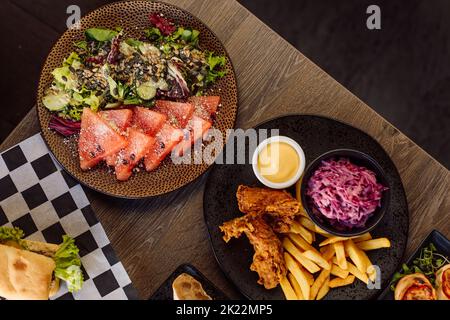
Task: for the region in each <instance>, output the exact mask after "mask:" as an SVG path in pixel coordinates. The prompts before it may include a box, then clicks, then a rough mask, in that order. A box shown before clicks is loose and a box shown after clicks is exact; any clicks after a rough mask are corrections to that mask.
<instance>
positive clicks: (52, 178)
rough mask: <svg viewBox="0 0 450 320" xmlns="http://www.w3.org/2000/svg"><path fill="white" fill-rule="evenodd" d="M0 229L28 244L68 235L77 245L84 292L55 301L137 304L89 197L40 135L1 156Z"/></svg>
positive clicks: (64, 294)
mask: <svg viewBox="0 0 450 320" xmlns="http://www.w3.org/2000/svg"><path fill="white" fill-rule="evenodd" d="M0 226H9V227H11V226H14V227H19V228H20V229H22V230H23V231H24V232H25V235H26V238H27V239H30V240H37V241H44V242H49V243H56V244H58V243H61V242H62V236H63V235H64V234H67V235H69V236H71V237H73V238H74V239H75V242H76V244H77V246H78V248H80V257H81V263H82V269H83V273H84V279H85V282H84V285H83V288H82V290H80V291H79V292H76V293H73V294H72V293H70V292H68V291H67V287H66V286H65V284H63V283H61V289H60V291H59V292H58V294H57V295H56V296H55V297H53V299H75V300H87V299H89V300H96V299H114V300H126V299H137V294H136V290H135V289H134V287H133V286H132V284H131V281H130V278H129V277H128V274H127V272H126V271H125V269H124V267H123V265H122V263H121V262H120V261H118V259H117V257H116V254H115V253H114V250H113V249H112V247H111V244H110V242H109V240H108V237H107V236H106V234H105V231H104V230H103V227H102V225H101V224H100V223H99V222H98V221H97V218H96V217H95V214H94V212H93V211H92V208H91V206H90V204H89V201H88V199H87V197H86V194H85V193H84V191H83V189H82V188H81V186H80V185H79V184H78V183H77V182H76V181H75V180H73V178H72V177H70V176H69V175H68V174H67V173H66V172H65V171H64V170H62V168H61V167H60V166H59V165H58V164H57V162H56V161H55V160H54V159H53V158H52V156H51V155H50V154H49V150H48V148H47V146H46V145H45V143H44V141H43V139H42V137H41V135H40V134H36V135H34V136H32V137H30V138H28V139H26V140H25V141H22V142H21V143H19V144H18V145H16V146H14V147H12V148H11V149H9V150H7V151H5V152H3V153H2V154H1V156H0Z"/></svg>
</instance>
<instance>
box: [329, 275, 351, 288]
mask: <svg viewBox="0 0 450 320" xmlns="http://www.w3.org/2000/svg"><path fill="white" fill-rule="evenodd" d="M353 281H355V276H354V275H349V276H348V277H347V278H345V279H341V278H334V279H331V280H330V282H328V286H329V287H330V288H337V287H343V286H347V285H349V284H352V283H353Z"/></svg>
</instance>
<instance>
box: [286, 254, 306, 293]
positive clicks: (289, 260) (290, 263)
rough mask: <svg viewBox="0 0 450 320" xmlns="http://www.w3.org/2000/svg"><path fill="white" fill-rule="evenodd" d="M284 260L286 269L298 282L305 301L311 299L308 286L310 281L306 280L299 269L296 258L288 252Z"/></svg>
mask: <svg viewBox="0 0 450 320" xmlns="http://www.w3.org/2000/svg"><path fill="white" fill-rule="evenodd" d="M284 260H285V261H286V267H287V268H288V270H289V271H290V272H291V273H292V275H293V276H294V277H295V280H297V282H298V285H299V286H300V288H301V290H302V294H303V298H304V299H305V300H308V299H309V294H310V286H309V284H308V279H307V278H306V276H305V274H304V273H303V271H302V270H301V269H300V268H299V267H298V265H297V263H296V262H295V260H294V258H293V257H292V256H291V255H290V254H289V253H287V252H285V253H284Z"/></svg>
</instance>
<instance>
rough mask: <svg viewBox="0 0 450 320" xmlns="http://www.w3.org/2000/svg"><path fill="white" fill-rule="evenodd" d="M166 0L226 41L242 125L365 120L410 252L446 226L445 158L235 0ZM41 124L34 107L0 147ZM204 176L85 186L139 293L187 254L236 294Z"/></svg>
mask: <svg viewBox="0 0 450 320" xmlns="http://www.w3.org/2000/svg"><path fill="white" fill-rule="evenodd" d="M166 1H167V0H166ZM167 2H170V3H174V4H176V5H178V6H180V7H182V8H184V9H186V10H188V11H190V12H191V13H193V14H194V15H196V16H197V17H199V18H200V19H201V20H202V21H203V22H205V23H206V24H207V25H208V26H209V27H210V28H211V29H212V30H213V31H214V32H215V33H216V34H217V35H218V37H219V38H220V39H221V40H222V42H223V44H224V45H225V47H226V48H227V50H228V53H229V54H230V57H231V60H232V61H233V64H234V67H235V70H236V75H237V79H238V86H239V114H238V119H237V122H236V126H237V127H239V128H244V129H245V128H249V127H253V126H255V125H256V124H258V123H259V122H261V121H263V120H266V119H268V118H272V117H275V116H279V115H283V114H287V113H309V114H319V115H324V116H328V117H332V118H336V119H338V120H341V121H344V122H346V123H349V124H351V125H353V126H355V127H357V128H360V129H362V130H364V131H365V132H367V133H368V134H370V135H371V136H372V137H374V138H375V139H376V140H377V141H379V142H380V144H381V145H382V146H383V147H384V149H385V150H386V151H387V153H388V154H389V155H390V156H391V158H392V159H393V161H394V163H395V165H396V166H397V169H398V171H399V172H400V175H401V177H402V180H403V184H404V186H405V190H406V195H407V198H408V203H409V210H410V229H409V240H408V247H407V252H406V254H407V255H408V254H409V253H411V252H412V250H413V249H414V248H415V247H416V246H417V245H418V244H419V242H420V241H421V240H422V239H423V238H424V237H425V236H426V235H427V234H428V233H429V232H430V231H431V230H432V229H438V230H440V231H441V232H442V233H443V234H444V235H446V236H447V237H449V236H450V219H449V212H450V200H449V199H450V193H449V189H450V173H449V171H448V170H447V169H445V168H444V167H443V166H442V165H441V164H439V163H438V162H437V161H436V160H434V159H433V158H432V157H431V156H429V155H428V154H427V153H426V152H425V151H423V150H422V149H421V148H420V147H419V146H417V145H416V144H414V143H413V142H412V141H411V140H410V139H408V137H406V136H405V135H403V134H402V133H401V132H400V131H399V130H397V129H396V128H395V127H394V126H392V125H391V124H390V123H389V122H387V121H386V120H385V119H383V118H382V117H381V116H379V115H378V114H377V113H376V112H375V111H374V110H372V109H371V108H370V107H368V106H367V105H366V104H364V102H362V101H361V100H359V99H358V98H357V97H355V96H354V95H353V94H352V93H350V92H349V91H348V90H346V89H345V88H344V87H342V86H341V85H340V84H339V83H338V82H336V81H335V80H334V79H332V78H331V77H330V76H329V75H327V74H326V73H325V72H324V71H323V70H321V69H320V68H318V67H317V66H316V65H314V64H313V63H312V62H311V61H309V60H308V59H307V58H306V57H305V56H303V55H302V54H301V53H300V52H299V51H297V50H296V49H295V48H294V47H292V46H291V45H290V44H289V43H287V42H286V41H285V40H283V39H282V38H281V37H280V36H278V35H277V34H276V33H275V32H273V31H272V30H271V29H270V28H268V27H267V26H266V25H264V24H263V23H262V22H261V21H260V20H258V19H257V18H256V17H255V16H254V15H252V14H251V13H250V12H249V11H248V10H246V9H245V8H244V7H242V6H241V5H240V4H238V3H237V2H236V1H234V0H228V1H219V0H214V1H210V0H208V1H206V0H204V1H202V0H168V1H167ZM36 85H37V84H36ZM38 131H39V126H38V122H37V118H36V113H35V110H34V108H33V109H32V110H31V111H30V112H29V113H28V115H27V116H26V117H25V118H24V119H23V121H22V122H21V123H20V124H19V125H18V126H17V128H16V129H15V130H14V131H13V132H12V133H11V135H10V136H9V137H8V138H7V139H6V140H5V141H4V142H3V143H2V145H1V146H0V150H4V149H6V148H8V147H10V146H12V145H14V144H16V143H18V142H19V141H21V140H23V139H25V138H27V137H29V136H31V135H32V134H34V133H37V132H38ZM205 179H206V175H205V176H203V177H202V178H200V179H198V180H197V181H195V182H194V183H192V184H190V185H188V186H186V187H184V188H182V189H181V190H178V191H176V192H173V193H171V194H168V195H166V196H162V197H158V198H153V199H148V200H138V201H135V200H129V201H128V200H120V199H114V198H111V197H108V196H105V195H101V194H98V193H96V192H93V191H90V190H86V191H87V194H88V197H89V199H90V201H91V202H92V207H93V208H94V211H95V212H96V213H97V216H98V218H99V220H100V221H101V222H102V224H103V226H104V228H105V230H106V233H107V234H108V236H109V238H110V240H111V242H112V244H113V246H114V248H115V249H116V252H117V254H118V256H119V258H120V259H121V261H122V263H123V264H124V266H125V268H126V269H127V271H128V272H129V274H130V277H131V279H132V281H133V282H134V285H135V286H136V288H137V289H138V291H139V293H140V296H141V298H143V299H145V298H147V297H149V296H150V295H151V294H152V293H153V292H154V291H155V290H156V289H157V288H158V286H159V285H160V284H161V283H162V282H163V281H164V280H165V279H166V278H167V277H168V276H169V274H170V273H171V272H172V271H173V270H174V269H175V268H176V267H177V266H178V265H180V264H182V263H185V262H190V263H192V264H194V265H195V266H197V267H198V268H199V269H200V270H201V271H202V272H203V273H204V274H205V275H206V276H207V277H208V278H209V279H210V280H211V281H213V282H214V283H215V284H216V285H217V286H218V287H220V288H221V289H223V291H224V292H225V293H226V294H228V295H229V296H230V297H232V298H239V297H240V295H239V294H238V293H237V291H236V290H235V289H234V287H233V286H232V285H231V284H230V283H229V282H228V281H227V280H226V279H225V277H224V275H223V274H222V272H221V271H220V269H219V267H218V265H217V263H216V261H215V259H214V256H213V252H212V249H211V247H210V244H209V240H208V235H207V230H206V227H205V224H204V222H203V210H202V197H203V188H204V183H205Z"/></svg>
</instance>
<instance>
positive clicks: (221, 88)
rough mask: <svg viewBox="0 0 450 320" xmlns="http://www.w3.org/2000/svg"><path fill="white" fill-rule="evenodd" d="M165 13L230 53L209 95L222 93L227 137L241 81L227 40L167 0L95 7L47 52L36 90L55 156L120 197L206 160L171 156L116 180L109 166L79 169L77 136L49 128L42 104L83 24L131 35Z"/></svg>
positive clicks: (195, 173) (181, 180)
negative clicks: (223, 72) (150, 168)
mask: <svg viewBox="0 0 450 320" xmlns="http://www.w3.org/2000/svg"><path fill="white" fill-rule="evenodd" d="M150 13H162V14H164V16H166V17H168V18H170V19H171V20H173V21H174V22H175V23H176V24H179V25H183V26H188V27H192V28H195V29H197V30H199V31H200V41H199V43H200V47H201V48H202V49H206V50H209V51H213V52H215V53H216V54H219V55H226V57H227V63H226V65H225V70H226V72H227V73H226V75H225V77H223V78H221V79H220V80H218V81H217V82H216V83H215V84H214V86H213V87H211V89H210V90H209V93H208V94H209V95H219V96H220V97H221V106H220V107H219V109H218V113H217V115H216V120H215V122H214V128H215V129H218V130H220V131H221V132H222V135H223V137H224V141H223V142H224V143H225V138H226V134H225V133H226V130H227V129H230V128H233V127H234V122H235V119H236V112H237V83H236V77H235V74H234V70H233V66H232V64H231V61H230V59H229V57H228V55H227V53H226V51H225V48H224V46H223V45H222V43H221V42H220V40H219V39H218V38H217V36H216V35H215V34H214V33H213V32H212V31H211V30H210V29H209V28H208V27H207V26H206V25H205V24H203V23H202V22H201V21H200V20H199V19H197V18H196V17H194V16H193V15H191V14H190V13H188V12H186V11H184V10H182V9H180V8H178V7H175V6H172V5H168V4H165V3H160V2H150V1H125V2H117V3H112V4H109V5H106V6H103V7H101V8H99V9H97V10H94V11H92V12H90V13H89V14H87V15H86V16H84V17H83V18H82V19H81V28H80V29H69V30H67V31H66V32H65V33H64V34H63V35H62V36H61V38H60V39H59V40H58V41H57V42H56V44H55V45H54V46H53V48H52V50H51V52H50V54H49V55H48V57H47V59H46V61H45V64H44V67H43V69H42V71H41V75H40V79H39V88H38V92H37V113H38V117H39V123H40V125H41V129H42V135H43V137H44V140H45V141H46V143H47V145H48V147H49V149H50V150H51V152H52V153H53V155H54V156H55V158H56V160H57V161H58V162H59V163H60V164H61V165H62V166H63V167H64V169H65V170H66V171H67V172H68V173H69V174H70V175H72V176H73V177H74V178H75V179H77V180H78V181H80V182H81V183H82V184H83V185H86V186H88V187H90V188H92V189H94V190H97V191H99V192H102V193H105V194H108V195H112V196H116V197H122V198H132V199H135V198H145V197H150V196H157V195H161V194H164V193H168V192H170V191H173V190H176V189H178V188H180V187H182V186H184V185H186V184H188V183H189V182H191V181H193V180H195V179H196V178H197V177H199V176H200V175H201V174H203V173H204V172H205V171H206V170H207V169H208V165H207V164H205V163H204V164H192V165H186V164H178V165H174V164H173V163H172V162H171V160H170V159H166V160H165V161H163V163H162V165H161V166H160V167H159V168H158V169H157V170H155V171H153V172H150V173H148V172H139V173H137V174H134V175H133V176H132V177H131V178H130V179H129V180H128V181H126V182H118V181H117V180H116V178H115V175H114V174H112V173H111V172H109V170H108V169H107V168H106V167H105V168H102V167H99V168H97V169H94V170H91V171H86V172H84V171H82V170H81V169H80V165H79V160H78V153H77V144H76V139H66V138H64V137H62V136H60V135H59V134H57V133H56V132H54V131H51V130H50V129H48V124H49V121H50V117H51V113H50V112H49V111H48V110H47V109H46V108H45V107H44V105H43V104H42V97H43V95H44V91H45V89H46V88H47V87H48V86H49V85H50V83H51V82H52V75H51V72H52V71H53V69H54V68H56V67H59V66H60V65H61V63H62V61H63V59H64V58H66V57H67V56H68V55H69V54H70V52H72V51H73V43H74V42H75V41H78V40H82V39H83V38H84V34H83V33H84V30H85V29H87V28H92V27H106V28H114V27H117V26H120V27H122V28H123V29H124V31H125V32H126V33H127V34H128V35H130V36H132V37H140V36H141V35H142V31H143V30H144V29H145V28H148V27H149V20H148V15H149V14H150Z"/></svg>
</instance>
